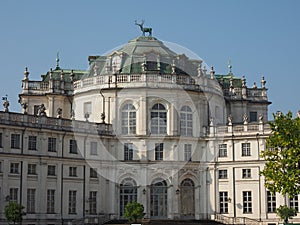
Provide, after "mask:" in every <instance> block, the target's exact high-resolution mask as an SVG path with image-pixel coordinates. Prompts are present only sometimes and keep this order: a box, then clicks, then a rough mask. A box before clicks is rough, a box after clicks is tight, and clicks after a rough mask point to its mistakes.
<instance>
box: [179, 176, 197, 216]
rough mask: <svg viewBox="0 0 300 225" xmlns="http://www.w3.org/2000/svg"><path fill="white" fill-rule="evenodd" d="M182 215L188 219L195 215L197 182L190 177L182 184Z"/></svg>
mask: <svg viewBox="0 0 300 225" xmlns="http://www.w3.org/2000/svg"><path fill="white" fill-rule="evenodd" d="M180 217H181V218H187V219H194V217H195V184H194V182H193V181H192V180H191V179H189V178H186V179H184V180H183V181H182V182H181V184H180Z"/></svg>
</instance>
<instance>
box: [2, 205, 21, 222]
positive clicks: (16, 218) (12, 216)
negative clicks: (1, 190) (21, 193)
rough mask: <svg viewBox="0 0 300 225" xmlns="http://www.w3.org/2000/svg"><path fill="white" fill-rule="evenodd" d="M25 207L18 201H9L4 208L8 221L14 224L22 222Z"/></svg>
mask: <svg viewBox="0 0 300 225" xmlns="http://www.w3.org/2000/svg"><path fill="white" fill-rule="evenodd" d="M23 209H24V206H22V205H20V204H18V203H16V202H9V203H8V204H7V205H6V206H5V208H4V214H5V217H6V219H7V221H8V222H9V223H13V224H16V223H17V222H21V221H22V219H23V215H24V212H23Z"/></svg>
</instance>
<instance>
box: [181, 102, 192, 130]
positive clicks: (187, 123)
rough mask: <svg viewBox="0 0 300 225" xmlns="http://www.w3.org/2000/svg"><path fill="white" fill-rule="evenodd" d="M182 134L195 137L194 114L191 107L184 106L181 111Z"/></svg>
mask: <svg viewBox="0 0 300 225" xmlns="http://www.w3.org/2000/svg"><path fill="white" fill-rule="evenodd" d="M180 134H181V135H183V136H193V113H192V109H191V108H190V107H189V106H183V107H182V108H181V110H180Z"/></svg>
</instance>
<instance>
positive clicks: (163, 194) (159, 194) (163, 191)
mask: <svg viewBox="0 0 300 225" xmlns="http://www.w3.org/2000/svg"><path fill="white" fill-rule="evenodd" d="M167 212H168V187H167V182H166V181H164V180H163V179H156V180H154V181H153V182H152V184H151V198H150V216H151V217H154V218H155V217H156V218H165V217H167Z"/></svg>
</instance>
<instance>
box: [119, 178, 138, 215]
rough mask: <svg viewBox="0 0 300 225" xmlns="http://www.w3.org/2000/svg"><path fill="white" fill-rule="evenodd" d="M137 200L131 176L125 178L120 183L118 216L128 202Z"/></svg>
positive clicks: (134, 183) (135, 188)
mask: <svg viewBox="0 0 300 225" xmlns="http://www.w3.org/2000/svg"><path fill="white" fill-rule="evenodd" d="M136 201H137V186H136V182H135V181H134V180H133V179H132V178H126V179H124V180H123V181H122V183H121V185H120V216H122V215H123V213H124V210H125V206H126V205H127V203H128V202H136Z"/></svg>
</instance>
